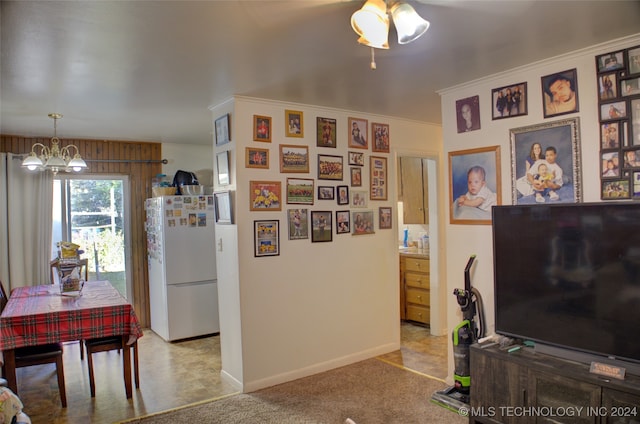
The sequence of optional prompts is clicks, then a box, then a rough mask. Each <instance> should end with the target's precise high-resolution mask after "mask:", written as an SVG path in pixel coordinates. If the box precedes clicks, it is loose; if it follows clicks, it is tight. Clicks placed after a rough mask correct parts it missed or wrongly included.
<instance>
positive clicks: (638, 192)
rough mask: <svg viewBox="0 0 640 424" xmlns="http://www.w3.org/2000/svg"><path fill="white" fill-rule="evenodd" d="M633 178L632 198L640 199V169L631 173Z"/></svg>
mask: <svg viewBox="0 0 640 424" xmlns="http://www.w3.org/2000/svg"><path fill="white" fill-rule="evenodd" d="M632 178H633V198H634V199H640V171H637V172H634V173H633V174H632Z"/></svg>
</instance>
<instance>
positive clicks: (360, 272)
mask: <svg viewBox="0 0 640 424" xmlns="http://www.w3.org/2000/svg"><path fill="white" fill-rule="evenodd" d="M285 109H292V110H298V111H302V112H303V114H304V138H288V137H285V134H284V125H285V122H284V121H285V119H284V111H285ZM212 113H213V119H216V118H218V117H219V116H221V115H223V114H224V113H231V138H232V141H231V142H230V143H228V144H225V145H222V146H217V147H216V149H215V151H216V153H217V152H220V151H224V150H229V151H231V152H232V153H231V166H230V168H231V169H230V173H231V185H230V186H229V187H216V190H218V191H219V190H226V189H232V190H235V219H236V223H237V224H236V225H233V226H226V227H225V228H224V229H223V230H222V231H220V227H222V226H217V228H216V237H217V238H218V242H222V244H223V246H225V247H224V248H223V251H224V252H226V253H225V254H227V255H231V253H229V252H228V251H226V250H225V249H226V248H228V247H230V246H231V247H233V248H237V256H236V258H235V259H230V258H227V260H224V259H223V258H221V256H222V255H221V252H218V255H217V257H218V269H219V270H221V271H219V274H218V288H219V297H220V312H221V314H220V324H221V337H222V339H221V342H222V368H223V376H225V377H226V378H227V379H228V380H230V381H232V382H233V383H234V384H236V386H238V387H239V388H240V389H242V390H244V391H252V390H256V389H259V388H262V387H267V386H270V385H274V384H278V383H281V382H284V381H289V380H292V379H295V378H299V377H303V376H306V375H310V374H313V373H316V372H321V371H324V370H327V369H331V368H335V367H337V366H341V365H345V364H348V363H352V362H355V361H358V360H362V359H366V358H369V357H372V356H375V355H378V354H382V353H386V352H390V351H393V350H396V349H398V348H399V346H400V323H399V289H398V287H399V264H398V250H397V242H398V240H397V215H396V216H394V226H393V229H391V230H380V229H379V228H378V225H377V224H378V223H377V212H378V208H379V207H380V206H389V207H392V209H393V210H394V211H395V207H396V202H397V193H396V167H395V159H396V156H397V152H398V150H403V149H404V150H405V151H414V152H418V153H420V154H423V153H425V152H427V153H429V154H430V155H431V156H434V157H436V158H438V157H441V152H442V143H441V136H440V135H441V132H440V128H439V127H437V126H433V125H427V124H423V123H416V122H411V121H405V120H400V119H397V118H390V117H381V116H374V115H370V114H366V113H360V112H349V111H343V110H336V109H327V108H319V107H315V106H309V105H297V104H285V103H280V102H274V101H265V100H259V99H249V98H242V97H236V98H234V99H232V100H230V101H228V102H225V103H224V104H222V105H219V106H216V107H214V108H212ZM254 114H256V115H266V116H271V117H272V140H273V141H272V142H271V143H263V142H254V141H253V130H252V124H253V115H254ZM350 116H354V117H358V118H361V119H368V120H369V123H371V122H381V123H388V124H389V125H390V134H391V148H392V151H391V153H389V154H380V153H375V155H376V156H385V157H387V158H388V173H389V181H388V188H389V194H388V199H387V200H386V201H371V200H370V201H369V207H368V209H371V210H374V211H375V217H376V222H375V234H373V235H362V236H352V235H350V234H340V235H338V234H335V226H334V229H333V241H332V242H329V243H311V241H310V240H293V241H290V240H288V230H287V217H286V210H287V209H289V208H293V207H301V206H300V205H287V204H286V203H284V204H283V205H282V211H267V212H251V211H249V202H250V201H249V181H251V180H261V181H280V182H281V183H282V187H283V194H284V189H285V186H286V178H287V177H294V178H312V179H314V180H316V187H317V185H318V183H319V181H318V180H317V154H318V153H324V154H330V155H339V156H343V158H344V161H345V162H344V164H345V178H344V180H343V181H341V182H333V181H320V183H321V184H323V185H333V186H337V185H345V184H346V185H349V178H348V168H349V167H348V165H347V151H348V150H349V149H348V148H347V135H348V128H347V123H348V117H350ZM316 117H330V118H335V119H337V137H338V138H337V140H338V142H337V144H338V148H336V149H332V148H320V147H316V135H315V134H316ZM369 138H370V134H369ZM279 144H295V145H307V146H309V153H310V173H309V174H281V173H280V172H279V147H278V146H279ZM247 146H254V147H260V148H268V149H269V150H270V168H269V169H268V170H267V169H253V168H245V156H244V155H245V148H246V147H247ZM370 155H372V152H371V149H370V148H369V150H368V151H366V152H365V157H366V160H365V163H366V164H367V166H365V167H364V169H363V187H362V188H363V189H368V184H369V167H368V158H369V156H370ZM303 207H304V206H303ZM306 207H307V208H308V209H309V210H316V211H327V210H328V211H332V213H333V212H334V211H336V210H344V209H348V207H346V205H341V206H338V205H337V204H336V202H335V201H318V200H315V202H314V205H312V206H306ZM333 216H334V220H335V214H333ZM264 219H277V220H279V221H280V243H281V245H280V255H279V256H270V257H259V258H256V257H254V235H253V223H254V220H264ZM235 243H237V245H236V244H235ZM229 268H235V269H229Z"/></svg>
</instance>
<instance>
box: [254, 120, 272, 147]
mask: <svg viewBox="0 0 640 424" xmlns="http://www.w3.org/2000/svg"><path fill="white" fill-rule="evenodd" d="M253 141H263V142H266V143H271V117H270V116H261V115H253Z"/></svg>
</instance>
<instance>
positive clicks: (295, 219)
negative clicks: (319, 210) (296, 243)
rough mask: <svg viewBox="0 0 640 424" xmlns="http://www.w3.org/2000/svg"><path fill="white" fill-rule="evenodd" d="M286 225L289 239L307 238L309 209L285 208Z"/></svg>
mask: <svg viewBox="0 0 640 424" xmlns="http://www.w3.org/2000/svg"><path fill="white" fill-rule="evenodd" d="M287 224H288V225H287V226H288V227H289V240H305V239H308V238H309V210H308V209H287Z"/></svg>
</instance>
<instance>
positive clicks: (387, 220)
mask: <svg viewBox="0 0 640 424" xmlns="http://www.w3.org/2000/svg"><path fill="white" fill-rule="evenodd" d="M391 213H392V212H391V208H390V207H386V206H385V207H381V208H380V209H379V211H378V218H379V219H378V228H380V229H381V230H388V229H390V228H391V216H392V215H391Z"/></svg>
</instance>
